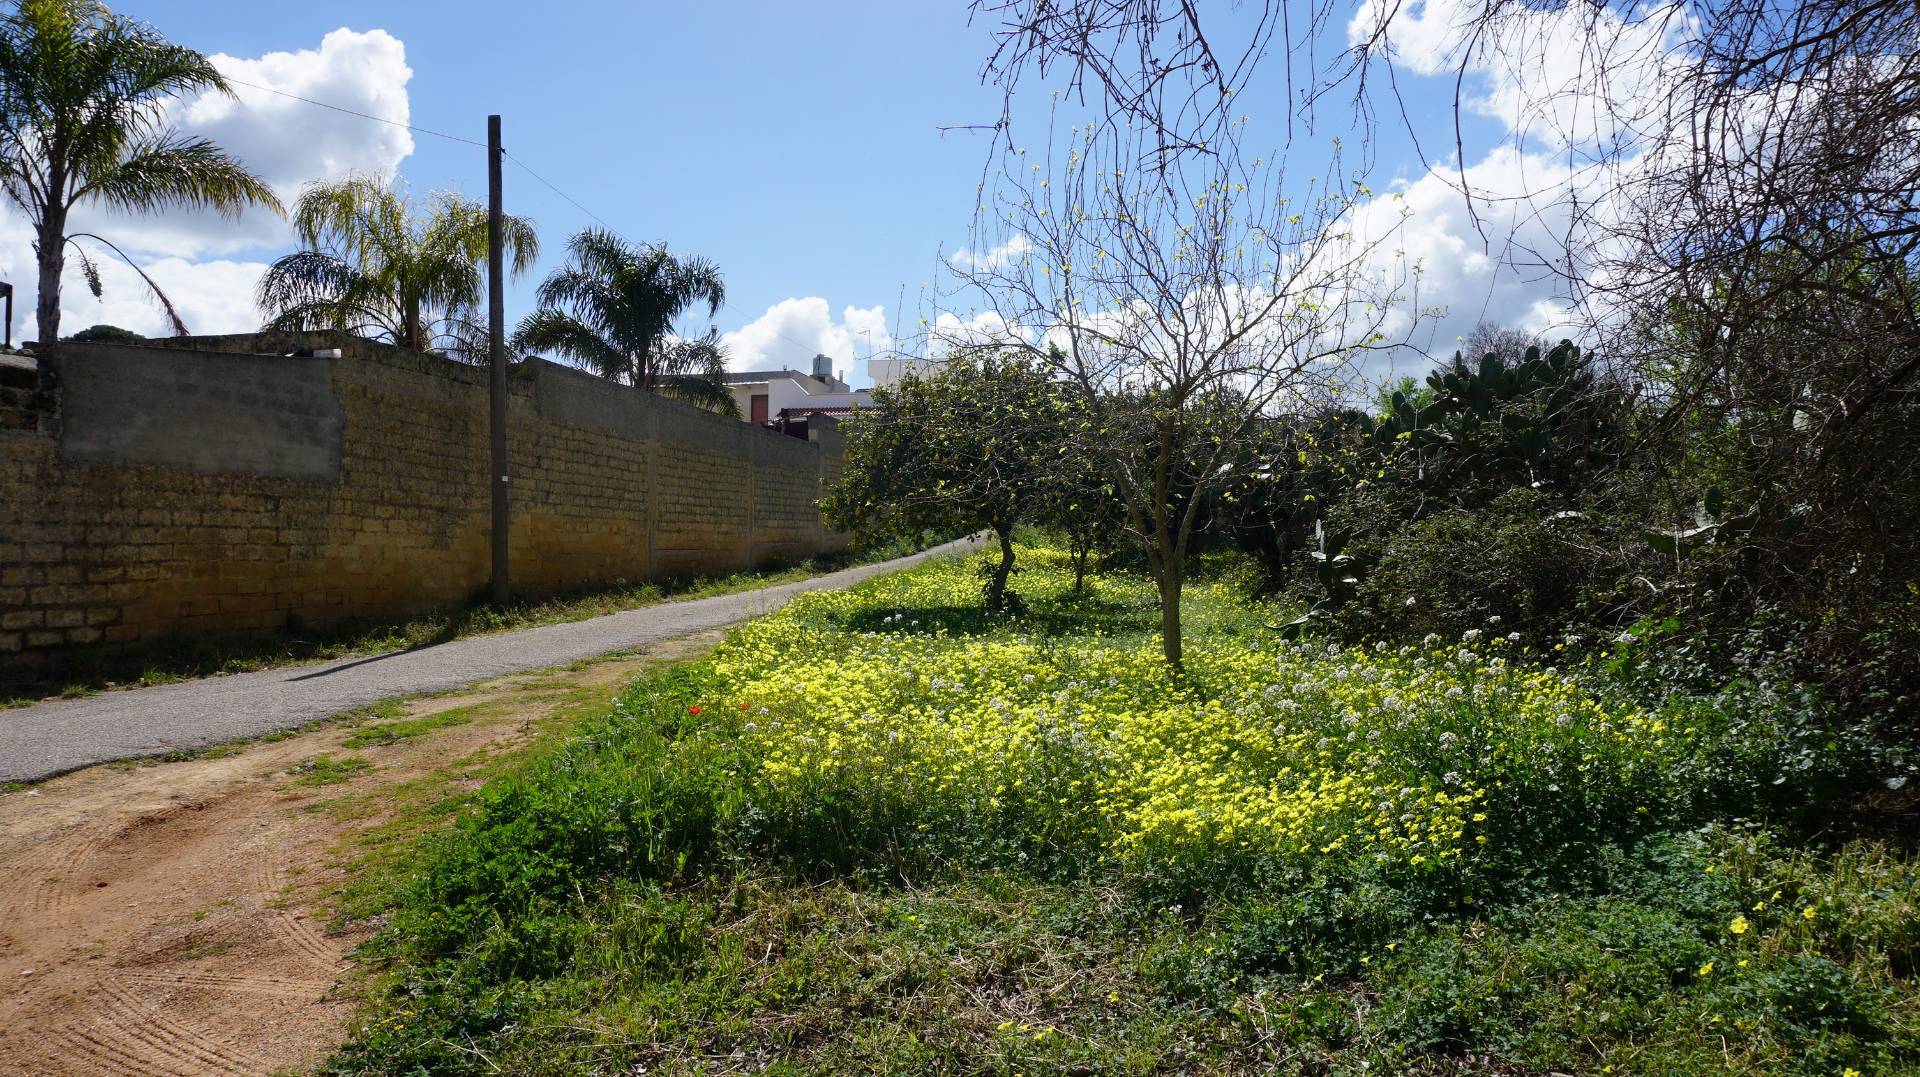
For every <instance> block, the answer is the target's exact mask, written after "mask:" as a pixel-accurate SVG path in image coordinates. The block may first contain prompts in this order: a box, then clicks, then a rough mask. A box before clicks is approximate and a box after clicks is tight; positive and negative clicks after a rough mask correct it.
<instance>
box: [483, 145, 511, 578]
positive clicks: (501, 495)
mask: <svg viewBox="0 0 1920 1077" xmlns="http://www.w3.org/2000/svg"><path fill="white" fill-rule="evenodd" d="M501 155H502V150H501V149H500V117H498V116H488V117H487V369H488V374H489V377H488V386H489V392H488V394H487V397H488V400H487V402H488V404H489V405H490V408H489V412H490V415H489V422H488V426H489V428H490V431H489V432H490V433H491V434H492V436H493V470H492V476H493V481H492V482H491V483H490V484H489V485H491V486H492V488H493V577H492V581H491V582H492V587H491V597H492V600H493V604H494V605H496V606H505V605H506V604H507V597H508V595H509V593H510V587H509V584H508V581H507V346H506V340H505V337H504V335H503V334H504V333H505V331H506V325H505V323H506V320H507V298H506V296H507V293H506V285H505V283H504V281H503V280H502V277H501V270H502V264H503V259H502V257H501V245H502V243H503V237H502V234H501V223H500V158H501Z"/></svg>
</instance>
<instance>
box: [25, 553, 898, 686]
mask: <svg viewBox="0 0 1920 1077" xmlns="http://www.w3.org/2000/svg"><path fill="white" fill-rule="evenodd" d="M911 552H913V549H912V547H910V546H909V545H907V544H904V543H901V544H890V545H885V546H878V547H874V548H870V549H860V550H848V551H843V552H839V553H832V554H822V555H819V556H816V557H811V558H807V559H806V560H804V561H799V562H787V561H777V562H770V563H768V564H766V565H763V566H761V567H759V568H757V569H754V570H751V571H745V572H731V573H722V574H711V575H693V576H684V577H679V578H675V579H669V580H662V581H658V582H654V583H638V584H635V583H625V582H617V583H615V584H613V585H611V586H608V587H598V588H593V589H589V590H582V591H576V592H570V593H567V594H561V595H553V596H547V597H542V598H533V599H521V600H516V601H515V602H514V604H512V605H510V606H508V607H507V608H505V609H495V608H493V607H492V606H488V605H484V604H479V603H477V602H476V603H475V604H473V605H468V606H463V607H459V608H455V609H448V610H435V611H430V612H427V613H424V614H421V615H419V616H417V617H410V618H404V619H397V620H396V619H386V618H353V619H348V620H345V621H341V622H338V623H334V624H329V625H326V626H322V627H309V628H304V629H288V630H285V631H278V632H268V633H258V634H250V635H238V636H234V635H228V636H178V637H169V638H165V639H161V640H156V641H153V642H152V643H149V644H146V645H144V646H140V647H137V648H133V649H128V650H123V651H108V650H98V651H82V652H78V653H75V654H73V655H70V656H66V657H64V658H62V659H60V660H59V661H57V662H55V663H51V664H48V665H46V666H41V667H25V666H17V667H12V668H4V669H0V708H5V707H9V706H23V705H26V704H29V703H34V702H38V701H40V700H43V699H49V698H63V699H72V698H79V697H82V696H86V695H90V694H92V693H95V692H99V691H104V690H109V689H115V688H138V687H147V686H151V685H158V684H170V683H173V682H176V681H183V680H192V679H194V678H198V677H209V676H215V675H218V674H223V673H246V672H251V671H253V670H260V669H271V668H274V667H277V666H286V665H294V664H298V663H303V662H323V661H331V660H334V659H338V658H357V657H364V656H371V655H377V654H386V653H389V652H392V651H401V650H407V649H409V648H415V647H426V646H431V645H433V644H436V643H445V642H447V641H448V640H453V639H460V638H463V637H466V636H475V635H485V634H488V633H494V632H511V631H515V630H518V629H522V628H532V627H536V626H539V625H547V624H561V623H564V622H568V621H582V620H586V619H588V618H592V617H600V616H604V615H606V614H609V613H618V612H620V611H622V610H630V609H638V608H641V607H643V606H650V605H654V604H657V603H660V602H668V601H683V600H688V599H698V598H711V597H713V596H716V595H725V594H733V593H736V592H740V591H748V590H753V589H755V588H759V587H770V586H775V585H778V584H782V583H789V582H793V581H796V580H802V579H806V578H808V577H810V576H817V575H820V574H822V573H826V572H834V571H837V570H839V569H843V568H848V567H851V566H854V565H859V564H866V563H870V562H874V561H883V560H887V559H889V558H892V557H899V556H903V555H905V554H907V553H911Z"/></svg>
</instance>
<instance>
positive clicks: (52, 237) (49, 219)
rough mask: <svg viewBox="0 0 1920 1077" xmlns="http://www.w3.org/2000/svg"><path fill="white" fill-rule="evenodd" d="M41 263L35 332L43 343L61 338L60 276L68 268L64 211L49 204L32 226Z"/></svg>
mask: <svg viewBox="0 0 1920 1077" xmlns="http://www.w3.org/2000/svg"><path fill="white" fill-rule="evenodd" d="M35 231H36V233H37V234H38V236H39V240H40V242H39V244H38V248H39V249H38V251H37V252H36V256H37V258H38V261H39V265H40V294H39V295H38V296H37V297H35V300H34V317H35V319H36V322H37V325H36V332H37V333H38V334H39V340H40V343H41V345H43V346H49V347H50V346H52V345H53V344H55V343H57V342H58V341H59V340H60V278H61V276H62V275H64V274H65V273H66V269H67V221H66V214H65V213H63V212H60V211H57V210H54V209H51V208H49V209H48V210H47V211H46V212H45V214H44V215H42V217H41V218H40V223H39V225H38V227H37V228H36V229H35Z"/></svg>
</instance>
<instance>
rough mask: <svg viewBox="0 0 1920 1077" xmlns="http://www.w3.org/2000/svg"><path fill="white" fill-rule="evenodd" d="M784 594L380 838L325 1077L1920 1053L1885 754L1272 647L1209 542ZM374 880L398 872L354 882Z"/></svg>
mask: <svg viewBox="0 0 1920 1077" xmlns="http://www.w3.org/2000/svg"><path fill="white" fill-rule="evenodd" d="M1021 557H1022V563H1023V565H1024V569H1023V571H1022V573H1021V574H1020V575H1019V576H1018V577H1016V581H1017V582H1016V586H1017V587H1018V588H1019V589H1020V590H1021V592H1022V593H1023V595H1024V598H1025V603H1024V606H1025V612H1023V613H1021V614H1020V615H1018V616H1005V617H990V616H988V615H986V614H985V613H983V612H982V611H981V610H980V602H979V589H980V580H979V570H980V564H979V562H977V561H965V562H960V561H950V562H943V563H935V564H931V565H928V566H924V567H922V568H919V569H917V570H914V571H912V572H908V573H901V574H897V575H894V576H890V577H886V578H882V579H879V580H875V581H871V582H869V583H867V584H864V585H862V586H860V587H858V588H855V589H853V590H851V591H846V592H836V593H822V594H815V595H810V596H806V597H805V598H802V599H801V600H799V601H796V602H795V603H793V604H792V605H790V606H789V607H787V608H786V609H785V610H783V611H782V612H781V613H778V614H776V615H773V616H771V617H768V618H764V619H762V620H760V621H757V622H754V623H752V624H750V625H748V626H745V627H744V628H742V629H740V630H737V631H736V632H734V633H733V634H732V635H730V636H729V638H728V639H727V640H726V642H724V643H723V644H722V645H721V646H720V647H719V648H718V649H717V650H716V651H715V652H714V653H713V655H712V656H711V657H709V658H706V659H702V660H699V661H693V662H688V663H683V664H681V665H679V666H677V667H674V668H672V669H670V670H666V671H663V672H659V673H656V674H653V675H650V676H649V677H647V678H645V679H643V680H641V681H639V682H637V683H636V684H635V685H634V686H633V687H631V688H630V689H629V690H627V691H626V692H624V693H623V694H622V695H621V696H620V697H619V698H618V700H617V701H616V703H615V704H614V705H613V706H612V708H611V710H610V712H609V713H607V714H606V715H604V716H603V717H600V718H597V719H591V720H588V721H587V722H585V723H583V724H581V725H579V726H577V727H575V728H574V730H573V731H572V733H570V734H569V736H568V737H567V738H566V739H565V740H563V741H559V742H556V743H555V744H554V745H553V746H551V747H550V748H549V749H547V750H545V751H544V752H542V753H539V754H538V755H537V756H536V757H533V758H532V759H531V760H530V761H528V762H526V763H525V764H523V765H520V766H518V767H516V768H515V769H513V770H512V771H511V772H508V773H504V774H502V775H500V776H497V777H496V778H494V779H493V780H492V781H491V782H490V783H489V784H488V785H487V786H486V787H485V788H484V789H483V790H481V791H480V792H479V793H478V794H477V796H475V797H473V798H472V799H470V800H464V801H462V802H461V812H460V813H459V815H458V818H457V819H455V820H454V821H452V822H451V823H450V825H448V826H446V827H444V828H443V829H440V830H438V831H422V833H424V834H425V836H424V837H420V838H418V839H415V840H411V841H409V842H395V843H392V844H390V845H389V846H387V848H386V852H385V853H384V854H383V857H382V859H381V862H380V863H379V864H377V865H370V866H369V870H368V872H367V873H366V878H367V879H368V880H369V881H368V882H367V883H366V884H365V886H364V888H363V889H362V891H361V892H360V896H359V899H358V901H357V903H356V904H355V906H354V908H353V910H352V911H353V914H354V915H356V916H378V917H380V918H381V920H380V922H381V923H383V924H384V930H382V931H381V933H380V934H379V935H378V936H377V937H376V938H375V939H374V940H373V942H372V943H371V944H370V945H369V948H368V950H367V954H368V956H371V957H373V958H375V959H377V961H378V962H379V963H380V967H381V969H382V971H381V973H380V975H379V980H378V983H377V986H376V987H375V989H374V992H373V996H372V999H373V1000H372V1002H371V1003H370V1005H369V1007H368V1009H367V1010H366V1012H365V1013H364V1014H363V1018H362V1020H361V1022H360V1024H359V1025H358V1027H357V1031H356V1033H355V1035H354V1037H353V1039H352V1040H351V1042H350V1043H349V1044H348V1045H347V1046H346V1047H345V1048H344V1049H343V1050H342V1051H341V1052H340V1053H339V1054H338V1055H336V1056H335V1058H334V1059H333V1060H332V1062H331V1063H330V1068H331V1070H332V1071H333V1072H340V1073H354V1072H396V1073H438V1072H448V1073H454V1072H469V1071H471V1072H481V1071H486V1072H513V1073H543V1072H555V1073H557V1072H578V1071H582V1070H585V1071H589V1072H604V1073H629V1072H635V1073H637V1072H646V1073H650V1074H662V1073H689V1074H691V1073H736V1072H737V1073H748V1072H755V1073H757V1072H773V1073H793V1074H799V1073H847V1072H879V1073H982V1074H1015V1073H1021V1074H1041V1073H1063V1074H1077V1073H1142V1074H1145V1073H1166V1072H1183V1073H1267V1072H1283V1073H1285V1072H1294V1073H1360V1072H1372V1073H1381V1072H1392V1073H1401V1072H1430V1073H1461V1072H1484V1073H1538V1072H1550V1071H1561V1072H1582V1073H1587V1072H1593V1073H1604V1072H1612V1073H1644V1074H1688V1073H1728V1072H1733V1073H1750V1072H1769V1073H1796V1074H1832V1075H1836V1077H1846V1075H1848V1074H1854V1075H1865V1074H1878V1073H1899V1072H1913V1071H1914V1070H1915V1069H1916V1068H1920V993H1916V991H1915V986H1914V981H1913V975H1914V972H1915V968H1916V964H1917V962H1916V958H1920V874H1917V873H1916V867H1917V866H1920V861H1917V860H1916V858H1915V857H1914V856H1913V855H1912V854H1911V853H1909V852H1907V851H1905V850H1902V849H1899V848H1894V847H1891V846H1889V845H1886V844H1883V843H1881V842H1878V841H1876V840H1875V839H1874V838H1872V837H1870V836H1862V835H1863V833H1864V832H1865V828H1864V827H1861V826H1858V825H1856V823H1855V816H1854V815H1853V808H1854V806H1855V805H1857V804H1858V803H1859V802H1860V801H1861V800H1862V799H1863V798H1864V797H1865V796H1866V795H1867V794H1868V792H1869V790H1870V789H1871V788H1872V787H1873V786H1874V785H1875V784H1877V783H1880V782H1883V781H1884V780H1885V778H1886V777H1887V775H1886V774H1883V773H1882V772H1883V771H1886V769H1887V767H1888V766H1889V765H1893V764H1890V763H1889V761H1888V760H1889V757H1888V755H1887V754H1886V753H1885V752H1884V751H1883V750H1882V746H1881V745H1879V744H1878V743H1876V742H1873V741H1871V740H1870V739H1869V738H1866V737H1864V736H1862V735H1861V734H1859V733H1858V731H1854V730H1850V729H1849V728H1847V726H1846V723H1845V722H1844V721H1843V720H1842V718H1841V717H1840V716H1836V715H1833V714H1830V713H1828V712H1827V711H1826V710H1825V709H1824V708H1823V707H1822V706H1821V705H1820V704H1819V702H1818V700H1816V699H1813V698H1812V697H1810V696H1809V695H1808V694H1806V693H1804V692H1800V691H1796V690H1793V689H1792V688H1791V686H1777V685H1761V684H1736V685H1730V686H1727V687H1726V688H1724V689H1723V690H1720V691H1716V692H1714V693H1712V694H1708V695H1701V694H1687V693H1681V692H1675V691H1669V692H1660V691H1657V690H1656V691H1650V690H1649V687H1648V683H1647V679H1646V678H1645V677H1638V678H1634V679H1631V680H1630V679H1627V678H1625V677H1623V676H1621V675H1620V674H1619V670H1618V664H1617V663H1615V662H1610V661H1608V660H1607V656H1605V655H1590V656H1573V655H1570V654H1568V653H1566V652H1564V651H1562V650H1559V649H1557V648H1556V647H1555V646H1554V645H1553V644H1551V643H1549V642H1546V641H1532V640H1526V639H1523V638H1519V637H1516V636H1512V635H1510V634H1507V635H1503V634H1500V633H1499V632H1498V630H1497V626H1490V628H1489V629H1488V630H1482V631H1476V632H1472V633H1469V635H1468V637H1467V638H1464V639H1460V640H1438V639H1429V640H1427V641H1424V642H1423V643H1420V644H1418V645H1389V644H1386V643H1379V644H1372V645H1367V646H1341V645H1338V644H1333V643H1329V642H1327V641H1308V642H1288V641H1282V640H1281V639H1280V638H1279V636H1278V634H1277V633H1275V632H1274V631H1273V630H1272V628H1271V627H1270V626H1271V625H1273V624H1275V623H1277V622H1278V621H1280V620H1283V619H1284V618H1283V617H1282V616H1281V613H1282V611H1280V610H1278V609H1274V608H1269V607H1265V606H1262V605H1261V604H1259V603H1255V602H1251V601H1249V600H1248V599H1246V598H1245V597H1244V595H1245V592H1246V588H1245V587H1244V586H1242V581H1240V580H1239V579H1237V578H1236V577H1235V575H1234V573H1233V571H1232V569H1231V566H1219V567H1217V568H1216V570H1215V571H1213V572H1211V573H1210V574H1207V575H1205V576H1203V578H1202V579H1201V580H1200V581H1199V582H1198V583H1197V584H1196V585H1195V586H1194V587H1193V588H1192V589H1191V592H1190V604H1189V607H1188V609H1187V610H1186V615H1187V619H1188V624H1189V632H1190V637H1189V643H1188V651H1189V658H1188V661H1187V664H1186V668H1185V669H1184V670H1183V671H1181V672H1179V673H1175V672H1173V671H1170V670H1168V669H1167V668H1166V667H1165V665H1164V664H1163V663H1162V662H1161V661H1160V659H1159V658H1158V646H1157V643H1156V641H1155V640H1154V638H1153V636H1152V626H1153V625H1154V624H1155V622H1156V613H1155V609H1154V600H1153V591H1152V587H1151V585H1150V584H1149V583H1148V582H1147V581H1145V580H1142V579H1138V578H1135V577H1130V576H1127V575H1125V574H1123V573H1109V574H1105V575H1101V576H1098V577H1096V578H1095V579H1094V580H1093V581H1092V582H1091V583H1090V585H1089V586H1088V587H1087V588H1085V589H1081V590H1076V589H1074V588H1073V587H1072V573H1071V570H1070V568H1069V567H1068V564H1067V561H1066V558H1065V556H1064V555H1063V554H1061V553H1059V552H1057V551H1053V550H1050V549H1047V548H1044V547H1029V548H1027V549H1023V550H1022V552H1021ZM375 868H377V869H378V870H374V869H375Z"/></svg>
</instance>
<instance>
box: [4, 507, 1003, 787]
mask: <svg viewBox="0 0 1920 1077" xmlns="http://www.w3.org/2000/svg"><path fill="white" fill-rule="evenodd" d="M977 545H978V541H977V540H976V539H970V538H969V539H961V540H959V541H958V542H952V543H948V544H947V545H945V546H938V547H935V548H933V549H931V550H926V551H923V552H921V553H917V554H913V555H912V556H909V557H902V558H898V559H896V560H892V561H882V562H879V563H877V564H871V565H861V566H859V567H857V568H849V569H842V570H841V571H839V572H832V573H828V574H826V575H824V576H815V577H813V578H811V579H806V580H799V581H796V582H793V583H783V584H780V585H778V586H774V587H762V588H759V589H756V590H752V591H741V592H738V593H736V594H730V595H718V596H715V597H713V598H698V599H690V600H687V601H684V602H661V603H658V604H655V605H652V606H645V607H642V608H640V609H634V610H625V611H623V612H620V613H610V614H607V615H605V616H603V617H595V618H592V619H591V620H586V621H573V622H570V623H567V624H555V625H542V626H540V627H538V628H527V629H522V630H519V631H516V632H502V633H499V634H496V635H488V636H472V637H469V638H466V639H457V640H451V641H449V642H446V643H438V644H434V645H432V646H428V647H416V648H410V649H408V650H403V651H390V652H388V653H386V654H377V655H372V656H363V657H359V658H342V659H338V660H336V661H332V662H319V663H311V664H307V665H297V666H283V667H280V668H278V669H267V670H260V671H258V672H254V673H236V674H231V675H227V676H220V677H207V678H204V679H201V680H195V681H182V682H180V683H177V684H165V685H158V686H156V687H153V688H134V689H127V690H123V691H111V692H101V693H99V694H97V695H92V696H86V697H83V698H79V699H57V700H49V701H47V702H45V703H36V704H33V705H31V706H26V707H15V708H11V709H6V710H0V782H28V781H39V780H41V779H43V778H50V777H53V776H54V775H56V774H64V773H66V772H67V771H70V770H78V769H79V768H81V767H89V766H93V765H94V764H96V763H106V762H110V761H112V760H116V759H135V758H140V757H143V756H153V755H165V754H166V753H168V752H176V751H191V750H193V749H196V748H206V747H210V746H212V745H215V744H224V743H226V742H228V741H235V740H244V739H247V738H249V737H258V736H261V735H263V734H267V733H274V732H278V731H281V730H287V729H297V728H299V727H301V726H303V725H306V724H308V723H310V722H316V721H319V720H320V719H322V718H330V717H332V716H334V715H336V714H340V713H341V712H343V711H349V710H353V709H354V708H356V707H364V706H367V705H368V704H370V703H376V702H379V701H380V700H383V699H392V698H395V697H401V696H415V695H421V694H424V693H428V692H442V691H446V690H448V689H454V688H463V687H466V686H467V685H470V684H475V683H478V682H480V681H486V680H491V679H493V678H495V677H499V676H503V675H505V674H509V673H518V672H521V671H523V670H529V669H546V668H549V667H552V666H561V665H566V664H567V663H569V662H576V661H579V660H580V659H583V658H593V657H596V656H599V655H603V654H610V653H613V652H616V651H631V650H635V649H637V648H640V647H644V646H646V645H647V644H649V643H656V642H658V641H660V640H664V639H673V638H675V637H678V636H686V635H691V634H693V633H695V632H702V631H705V630H707V629H709V628H718V627H720V626H723V625H729V624H733V623H735V622H738V621H745V620H749V619H751V618H754V617H758V616H760V615H761V614H765V613H771V612H773V611H774V610H777V609H779V608H780V607H781V606H784V605H786V604H787V603H788V602H789V601H791V600H792V599H793V598H794V597H795V596H797V595H801V594H804V593H806V592H808V591H820V590H829V589H833V588H839V587H848V586H851V585H853V584H855V583H858V582H860V581H861V580H865V579H869V578H871V577H874V576H878V575H880V574H882V573H886V572H893V571H897V570H899V569H903V568H907V567H909V566H911V565H916V564H919V563H920V562H922V561H925V560H927V559H928V558H931V557H940V556H943V555H947V554H952V553H960V552H965V551H967V550H970V549H973V548H975V547H976V546H977Z"/></svg>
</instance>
